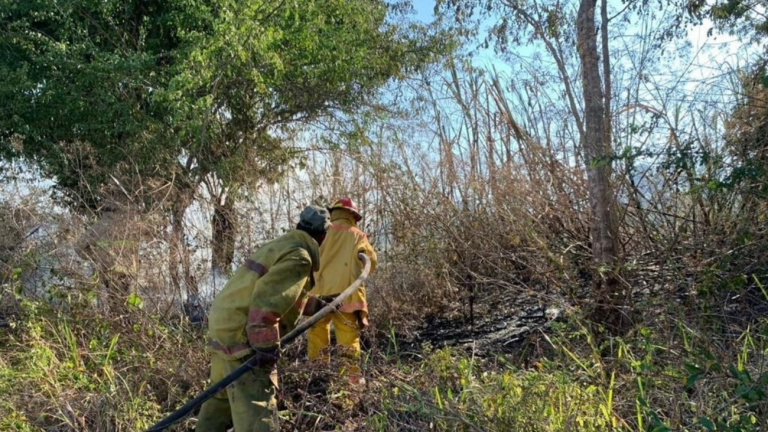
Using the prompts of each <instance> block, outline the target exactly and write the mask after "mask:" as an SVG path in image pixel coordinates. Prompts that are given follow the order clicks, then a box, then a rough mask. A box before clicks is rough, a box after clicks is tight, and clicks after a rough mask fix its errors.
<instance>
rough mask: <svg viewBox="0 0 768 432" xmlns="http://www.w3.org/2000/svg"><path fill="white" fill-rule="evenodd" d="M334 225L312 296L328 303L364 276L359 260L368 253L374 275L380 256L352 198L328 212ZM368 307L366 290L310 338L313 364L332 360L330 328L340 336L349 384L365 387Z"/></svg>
mask: <svg viewBox="0 0 768 432" xmlns="http://www.w3.org/2000/svg"><path fill="white" fill-rule="evenodd" d="M328 209H329V210H330V211H331V223H332V224H333V225H332V226H331V228H330V230H329V231H328V236H327V238H326V239H325V242H324V243H323V245H322V246H321V247H320V257H321V258H320V270H319V271H318V272H317V274H316V278H317V284H316V285H315V288H314V289H313V290H312V294H313V295H314V296H317V297H318V298H319V299H320V300H324V301H325V302H330V301H333V299H334V298H335V297H336V296H337V295H339V294H340V293H341V292H342V291H344V289H345V288H346V287H347V286H349V285H350V284H351V283H353V282H354V281H355V279H357V278H358V276H360V273H361V272H362V270H363V263H362V262H361V261H360V260H359V259H358V258H357V254H358V253H364V254H365V255H367V256H368V257H369V258H370V260H371V271H373V270H374V269H375V268H376V252H375V251H374V250H373V247H372V246H371V244H370V243H369V242H368V237H367V236H366V235H365V233H363V232H362V231H360V230H359V229H358V228H357V222H359V221H360V220H361V219H362V216H361V215H360V212H359V211H358V209H357V206H355V203H354V202H352V200H351V199H350V198H341V199H339V200H337V201H336V202H334V203H333V205H331V206H330V207H329V208H328ZM367 316H368V304H367V302H366V296H365V287H364V286H361V287H360V289H359V290H358V291H357V292H355V293H354V294H352V295H351V296H350V297H349V298H347V299H346V300H345V301H344V303H342V305H341V307H340V308H339V309H338V311H336V312H335V313H332V314H329V315H328V316H326V317H324V318H323V319H322V320H320V321H319V322H318V323H317V324H315V325H314V326H313V327H312V328H311V329H310V330H309V332H308V335H307V355H308V357H309V358H310V359H311V360H317V359H323V360H327V359H328V353H327V348H328V346H329V345H330V325H331V322H332V323H333V329H334V332H335V334H336V342H337V344H338V349H339V352H340V354H341V355H342V356H343V357H344V358H346V360H347V361H346V368H347V370H346V373H347V377H348V379H349V382H351V383H353V384H357V383H363V380H362V377H361V375H360V366H359V364H358V362H359V357H360V331H361V330H363V329H364V328H365V327H366V326H368V318H367Z"/></svg>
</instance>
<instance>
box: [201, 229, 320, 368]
mask: <svg viewBox="0 0 768 432" xmlns="http://www.w3.org/2000/svg"><path fill="white" fill-rule="evenodd" d="M319 262H320V253H319V250H318V246H317V242H316V241H315V240H314V239H313V238H312V237H311V236H310V235H309V234H307V233H305V232H304V231H300V230H293V231H290V232H288V233H286V234H284V235H282V236H280V237H278V238H276V239H274V240H272V241H270V242H269V243H267V244H265V245H264V246H262V247H261V248H259V249H258V250H257V251H256V252H254V253H253V254H251V256H250V258H248V259H247V260H246V261H245V263H244V264H243V265H241V266H240V267H239V268H238V269H237V271H236V272H235V274H234V275H233V276H232V278H231V279H230V280H229V281H228V282H227V284H226V285H224V289H222V291H221V292H220V293H219V294H218V295H217V296H216V298H215V299H214V300H213V304H212V305H211V310H210V313H209V316H208V347H209V349H210V350H211V351H213V352H216V353H218V354H220V355H222V356H224V357H225V358H227V359H238V358H242V357H245V356H246V355H248V354H250V353H251V348H252V347H253V348H268V347H274V346H275V345H277V344H278V343H279V341H280V336H281V335H284V334H285V333H287V332H289V331H290V330H292V329H293V328H294V327H295V326H296V322H297V321H298V319H299V317H300V316H301V312H302V310H303V309H304V304H305V302H306V296H307V292H308V291H309V290H310V289H311V288H312V272H313V271H314V270H317V269H318V268H319V267H318V266H319Z"/></svg>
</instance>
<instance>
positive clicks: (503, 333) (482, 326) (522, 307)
mask: <svg viewBox="0 0 768 432" xmlns="http://www.w3.org/2000/svg"><path fill="white" fill-rule="evenodd" d="M562 308H563V305H562V303H561V302H557V303H556V302H555V301H551V300H550V301H546V300H545V299H543V298H542V297H540V296H535V295H532V294H528V293H524V292H520V293H513V292H510V291H507V292H506V293H505V292H495V293H485V294H484V295H478V296H477V298H476V299H475V301H474V302H473V307H472V308H470V307H469V300H468V299H466V301H464V302H463V304H462V303H459V304H458V305H457V307H456V308H454V309H453V310H452V311H445V313H443V314H440V315H434V316H430V317H428V318H427V319H426V320H425V322H424V324H423V325H422V326H421V327H420V328H419V329H418V330H417V331H416V332H415V335H414V336H412V337H410V338H408V339H407V340H406V341H404V342H403V343H401V351H409V350H416V351H418V350H419V349H420V347H421V346H423V345H424V344H426V343H428V344H429V345H431V346H432V347H435V348H442V347H454V348H459V349H465V350H467V351H470V352H472V353H473V354H474V355H477V356H481V357H488V356H493V355H496V354H514V353H518V352H519V351H520V348H521V346H523V345H524V344H525V342H526V341H527V340H528V338H529V336H531V335H532V334H535V333H540V332H541V331H546V329H547V328H548V327H549V325H550V324H551V323H552V322H553V321H554V320H556V319H558V318H559V317H560V315H561V310H562Z"/></svg>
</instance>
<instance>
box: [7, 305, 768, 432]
mask: <svg viewBox="0 0 768 432" xmlns="http://www.w3.org/2000/svg"><path fill="white" fill-rule="evenodd" d="M19 300H20V303H19V306H20V310H21V311H22V312H21V313H19V314H18V315H17V317H16V319H15V320H14V326H13V328H10V329H3V330H2V332H1V333H0V341H1V342H0V343H2V351H3V355H2V357H1V358H0V393H1V394H2V395H3V397H2V398H0V430H3V431H6V430H8V431H41V430H46V431H141V430H144V429H146V428H147V427H149V426H151V425H152V424H154V423H155V422H156V421H158V420H160V419H161V418H162V417H163V415H166V414H168V413H169V412H170V411H171V410H173V409H175V408H177V407H178V406H180V405H181V404H182V403H183V402H185V401H186V400H188V399H190V398H191V397H193V396H194V395H195V394H196V393H197V392H199V391H201V390H202V389H203V386H204V385H205V384H206V382H205V378H206V374H207V357H206V355H205V354H204V352H203V349H202V342H203V341H202V339H203V338H202V334H201V332H199V331H190V330H189V329H188V328H187V327H184V326H177V325H169V324H168V323H163V322H161V321H160V320H159V319H158V318H157V317H151V316H146V315H145V314H142V312H141V311H127V312H125V313H123V314H121V315H119V316H113V317H110V318H109V319H107V318H105V317H103V316H101V317H100V316H99V314H95V313H93V312H89V308H88V307H86V306H85V305H83V304H71V305H70V307H68V308H52V307H50V306H48V305H47V304H46V303H44V302H42V301H38V300H30V299H23V298H20V299H19ZM646 302H647V304H643V305H642V307H643V308H644V310H646V311H647V313H646V315H645V318H644V319H643V320H641V321H640V322H639V323H638V325H637V326H636V327H635V328H634V330H633V331H631V332H630V333H628V334H627V335H625V336H624V337H622V338H610V339H605V340H603V341H602V342H597V340H598V339H597V338H596V337H595V334H596V333H597V331H596V330H597V329H595V328H594V326H593V325H592V324H591V323H589V322H586V321H584V320H582V319H581V318H580V316H579V312H578V311H573V312H572V313H571V314H570V315H569V316H568V317H566V318H565V319H564V320H563V321H561V322H557V323H553V325H552V326H551V328H550V329H549V331H547V332H546V333H543V332H539V333H534V334H532V336H530V337H529V338H528V340H527V341H526V343H529V344H536V345H537V349H535V350H525V352H528V353H531V352H533V353H535V357H534V358H526V359H522V358H520V357H519V356H514V355H501V354H497V355H495V356H491V357H487V356H486V357H476V356H473V354H472V353H471V352H465V351H460V350H457V349H450V348H442V349H435V348H433V347H431V346H429V345H428V344H427V345H424V346H422V347H421V349H420V350H419V351H418V352H404V351H401V350H400V349H399V347H398V341H397V340H396V339H395V338H394V336H391V338H390V339H389V340H384V341H379V342H378V343H376V344H375V345H374V346H373V347H371V349H369V350H367V351H366V352H365V357H364V362H363V365H364V372H365V375H366V377H367V378H368V382H367V384H366V385H365V386H363V387H359V388H351V387H349V386H348V385H346V384H345V382H344V380H342V379H340V378H339V370H340V366H338V365H331V366H330V367H308V363H307V362H306V360H304V359H303V350H302V349H301V346H300V345H296V346H294V347H291V348H289V349H288V351H287V353H286V356H285V357H284V359H283V360H281V389H280V396H281V407H282V412H281V417H282V418H283V422H282V430H284V431H326V430H345V431H381V432H385V431H423V430H432V431H451V432H459V431H517V430H524V431H609V430H623V431H672V430H674V431H734V432H735V431H755V430H760V429H761V428H764V427H765V426H766V425H765V420H764V419H765V418H766V417H768V396H767V395H766V392H768V369H766V367H767V366H768V364H766V354H768V343H767V340H766V337H768V325H767V322H766V319H765V318H761V319H758V320H755V321H752V322H750V323H749V324H748V325H747V326H746V327H745V328H743V329H741V330H740V331H739V332H737V333H734V332H733V327H732V326H728V325H727V323H725V324H724V321H723V320H722V319H720V318H721V317H716V316H713V315H711V314H706V313H700V314H696V313H691V312H692V311H693V310H695V309H692V306H690V305H686V306H685V307H683V305H680V304H676V303H675V302H671V303H670V302H668V301H664V299H656V300H652V299H651V300H646ZM75 306H77V307H75ZM392 334H394V332H393V333H392ZM521 352H523V351H522V350H521ZM523 365H526V366H527V367H523ZM193 425H194V420H193V419H192V418H189V419H187V420H186V422H183V423H181V424H179V425H177V426H175V427H174V430H188V428H191V427H193Z"/></svg>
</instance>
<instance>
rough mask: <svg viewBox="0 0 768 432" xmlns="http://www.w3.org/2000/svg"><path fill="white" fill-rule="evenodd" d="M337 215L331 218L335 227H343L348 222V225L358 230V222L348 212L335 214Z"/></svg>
mask: <svg viewBox="0 0 768 432" xmlns="http://www.w3.org/2000/svg"><path fill="white" fill-rule="evenodd" d="M334 213H336V214H335V215H332V216H331V223H332V224H334V225H341V224H344V223H345V222H346V224H347V225H350V226H353V227H355V228H357V222H355V218H354V217H353V216H352V215H350V214H347V213H346V212H334Z"/></svg>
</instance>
